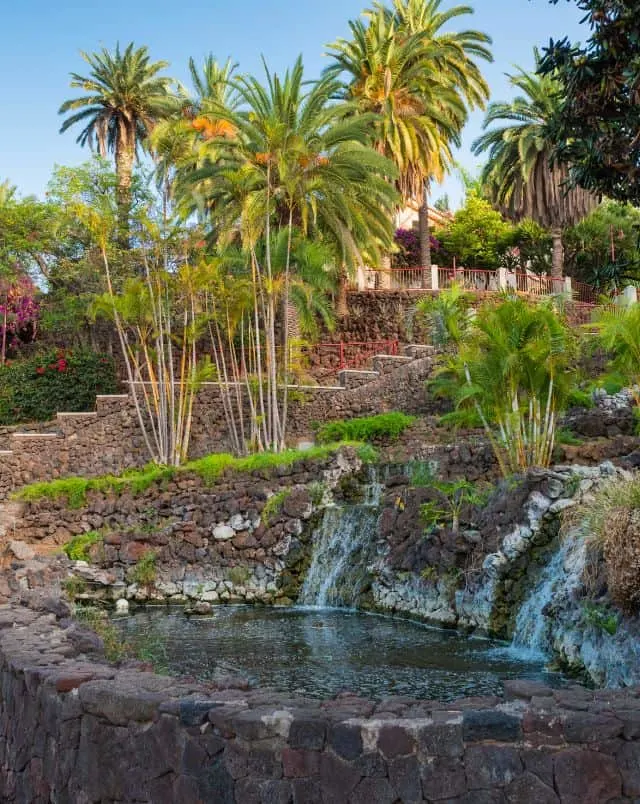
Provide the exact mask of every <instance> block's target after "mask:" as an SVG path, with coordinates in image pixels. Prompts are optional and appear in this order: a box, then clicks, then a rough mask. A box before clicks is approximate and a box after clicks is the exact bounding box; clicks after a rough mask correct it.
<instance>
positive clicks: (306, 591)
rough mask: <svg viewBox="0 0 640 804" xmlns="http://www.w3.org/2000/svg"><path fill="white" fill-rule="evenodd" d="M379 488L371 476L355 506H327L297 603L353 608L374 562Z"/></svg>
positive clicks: (380, 486) (317, 531)
mask: <svg viewBox="0 0 640 804" xmlns="http://www.w3.org/2000/svg"><path fill="white" fill-rule="evenodd" d="M382 488H383V486H382V485H381V484H380V483H379V482H378V481H377V479H376V478H375V477H374V476H372V478H371V481H370V482H369V484H368V485H367V486H366V487H365V499H364V501H363V502H362V503H359V504H357V505H341V506H338V505H330V506H328V507H327V508H326V509H325V512H324V516H323V518H322V522H321V524H320V526H319V527H318V529H317V530H316V532H315V534H314V536H313V545H314V547H313V555H312V558H311V566H310V567H309V571H308V573H307V576H306V578H305V581H304V584H303V586H302V589H301V590H300V595H299V597H298V603H299V605H301V606H314V607H317V608H330V607H344V608H353V607H354V606H355V605H356V603H357V602H358V598H359V596H360V594H361V593H362V591H363V587H364V586H365V583H366V580H367V577H368V572H367V568H368V566H369V565H370V563H371V562H372V561H373V559H374V557H375V556H374V553H375V541H376V534H377V529H378V518H379V515H380V509H379V506H380V497H381V493H382Z"/></svg>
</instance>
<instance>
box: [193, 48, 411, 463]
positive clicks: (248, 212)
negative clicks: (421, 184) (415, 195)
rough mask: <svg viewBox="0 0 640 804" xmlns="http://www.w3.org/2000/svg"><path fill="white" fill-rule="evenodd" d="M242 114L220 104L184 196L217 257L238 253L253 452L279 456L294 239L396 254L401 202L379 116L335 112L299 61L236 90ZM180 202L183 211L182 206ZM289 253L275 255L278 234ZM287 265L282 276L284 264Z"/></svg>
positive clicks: (349, 257)
mask: <svg viewBox="0 0 640 804" xmlns="http://www.w3.org/2000/svg"><path fill="white" fill-rule="evenodd" d="M233 86H234V89H235V90H236V92H237V93H238V95H239V98H240V106H239V107H238V109H237V110H234V109H231V108H229V107H228V106H226V105H224V104H220V105H219V106H218V107H217V108H216V109H212V111H211V112H210V113H209V114H208V119H209V122H210V123H211V124H212V125H214V126H215V129H216V133H215V134H214V136H212V137H211V138H209V139H208V140H207V141H206V142H205V143H203V144H201V148H202V160H201V167H199V168H197V169H195V170H194V169H193V168H192V167H187V168H185V170H183V171H182V172H181V174H180V177H179V183H178V188H179V192H180V193H181V195H182V197H183V199H187V200H189V202H190V203H191V205H192V209H193V210H194V211H195V210H197V209H200V210H205V211H206V212H207V214H208V216H209V218H210V221H211V224H212V228H213V231H214V232H215V234H216V239H217V245H218V248H223V247H224V246H225V245H228V244H229V243H237V244H239V245H240V246H241V248H242V251H243V253H244V256H245V259H246V268H247V273H248V275H249V276H250V283H251V297H252V309H251V311H250V315H247V316H245V318H244V321H243V322H242V327H243V329H240V334H241V335H242V337H243V339H244V344H245V347H246V350H247V353H248V354H249V356H250V359H247V360H246V363H247V365H251V366H252V370H253V373H254V377H255V384H254V385H253V386H251V385H250V384H248V385H247V394H248V395H249V404H250V406H251V409H252V416H253V418H254V419H255V421H257V422H258V424H259V427H258V432H257V434H256V437H257V441H256V445H257V446H258V447H259V448H261V449H274V450H280V449H282V448H283V446H284V444H285V434H286V425H287V415H288V390H287V387H288V383H289V378H290V370H291V367H290V353H289V349H288V340H289V333H288V329H287V326H288V324H287V322H288V320H289V317H288V316H284V325H283V329H284V333H283V338H282V345H283V347H284V348H282V349H279V348H278V344H277V342H276V332H277V321H278V317H279V316H280V315H281V311H282V310H288V308H289V304H290V300H291V298H292V294H293V293H294V288H295V276H294V273H293V268H294V257H295V255H294V245H295V235H296V232H299V233H300V235H301V237H302V238H303V239H304V238H307V237H308V236H309V235H311V234H313V235H314V236H315V237H317V238H318V239H320V240H321V242H322V243H323V244H325V245H326V246H328V247H329V248H330V249H331V252H332V254H333V255H334V258H335V261H336V262H337V263H338V264H339V265H342V264H347V265H348V264H354V263H356V262H360V261H361V260H362V259H363V255H367V256H369V255H376V254H378V253H379V252H380V250H381V249H388V248H389V246H390V243H391V239H392V234H393V231H392V226H391V215H390V211H391V209H392V208H393V206H394V204H395V202H396V194H395V190H394V189H393V186H391V185H390V184H389V182H388V181H387V180H386V177H388V176H393V174H394V167H393V165H392V164H391V163H390V162H389V161H388V160H386V159H385V158H384V157H383V156H381V155H380V154H378V153H376V152H375V151H374V150H373V149H371V148H370V147H369V145H368V140H369V129H370V126H371V123H372V119H371V117H370V116H367V115H359V116H358V115H354V114H350V112H352V111H353V109H352V107H350V106H348V105H345V104H335V103H332V98H333V97H334V95H335V94H336V92H337V89H338V85H337V83H336V81H335V80H334V79H332V78H331V77H328V76H325V78H324V79H322V80H321V81H320V82H318V83H315V84H311V85H309V84H305V82H304V74H303V65H302V61H301V59H298V60H297V62H296V64H295V65H294V67H293V69H292V70H290V71H287V72H286V73H285V75H284V76H282V77H280V76H277V75H272V74H271V73H270V72H269V71H268V70H266V84H265V85H263V84H262V83H261V82H260V81H258V80H257V79H256V78H252V77H239V78H238V79H237V80H236V81H234V84H233ZM183 203H184V202H183ZM283 232H284V240H282V241H277V242H280V244H281V245H283V246H284V250H283V251H282V250H276V249H274V240H273V238H274V237H277V238H280V237H283V235H282V233H283ZM282 260H284V269H283V270H282V271H280V269H279V268H278V263H282Z"/></svg>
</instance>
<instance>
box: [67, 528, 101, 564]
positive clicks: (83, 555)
mask: <svg viewBox="0 0 640 804" xmlns="http://www.w3.org/2000/svg"><path fill="white" fill-rule="evenodd" d="M101 541H102V534H101V533H98V531H97V530H90V531H89V532H88V533H81V534H80V535H79V536H74V537H73V539H71V541H70V542H67V543H66V544H65V545H64V547H63V548H62V550H63V552H64V553H66V554H67V557H68V558H70V559H71V560H72V561H89V551H90V549H91V547H93V545H94V544H98V542H101Z"/></svg>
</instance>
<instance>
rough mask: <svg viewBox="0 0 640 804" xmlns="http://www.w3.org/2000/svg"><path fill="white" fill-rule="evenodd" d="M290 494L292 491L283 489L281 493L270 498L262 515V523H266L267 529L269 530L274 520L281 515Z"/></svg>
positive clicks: (278, 492)
mask: <svg viewBox="0 0 640 804" xmlns="http://www.w3.org/2000/svg"><path fill="white" fill-rule="evenodd" d="M290 494H291V489H282V490H281V491H277V492H276V493H275V494H272V495H271V497H269V499H268V500H267V501H266V503H265V504H264V508H263V509H262V515H261V518H262V522H263V523H264V525H265V527H267V528H268V527H269V526H270V525H271V523H272V521H273V519H274V518H275V517H277V516H278V515H279V514H280V512H281V511H282V506H283V505H284V501H285V500H286V499H287V497H288V496H289V495H290Z"/></svg>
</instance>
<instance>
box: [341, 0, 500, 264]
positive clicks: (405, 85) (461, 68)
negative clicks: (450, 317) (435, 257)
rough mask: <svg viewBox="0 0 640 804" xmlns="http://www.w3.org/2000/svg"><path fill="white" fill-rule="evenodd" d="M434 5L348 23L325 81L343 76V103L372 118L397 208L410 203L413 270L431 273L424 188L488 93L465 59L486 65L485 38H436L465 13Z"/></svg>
mask: <svg viewBox="0 0 640 804" xmlns="http://www.w3.org/2000/svg"><path fill="white" fill-rule="evenodd" d="M441 4H442V3H441V0H429V2H423V0H419V1H418V0H394V3H393V6H391V7H385V6H383V5H381V4H376V5H375V6H374V8H373V9H372V10H370V11H367V12H366V13H365V21H363V20H357V21H352V22H350V23H349V25H350V28H351V38H350V39H349V40H346V39H339V40H337V41H336V42H335V43H334V44H332V45H330V46H329V48H328V50H329V54H330V55H331V56H332V57H333V59H334V64H333V65H331V66H330V67H329V68H328V71H329V73H330V74H332V75H341V74H344V76H345V79H344V91H343V95H344V97H345V98H346V99H348V100H349V101H352V102H353V103H355V104H356V106H357V108H358V109H359V110H360V111H363V112H372V113H374V114H375V115H376V125H375V128H374V141H375V147H376V148H377V150H378V151H379V152H380V153H383V154H384V155H385V156H387V157H388V158H389V159H391V160H392V161H393V162H394V163H395V165H396V168H397V170H398V180H397V183H398V189H399V191H400V193H401V196H402V200H403V202H404V203H405V204H406V203H408V202H409V201H415V200H418V201H419V202H420V204H421V207H420V210H421V211H420V233H421V264H422V265H423V266H424V267H425V268H428V267H430V265H431V255H430V241H429V226H428V206H427V203H426V198H427V193H428V188H429V184H430V182H431V181H432V180H436V181H438V180H440V179H441V178H442V177H443V176H444V174H445V173H446V171H447V170H448V169H449V166H450V165H451V163H452V153H451V148H452V146H454V145H458V144H459V142H460V132H461V130H462V127H463V126H464V123H465V122H466V119H467V114H468V109H469V108H473V107H474V106H476V105H483V103H484V101H485V100H486V98H487V97H488V88H487V85H486V83H485V81H484V79H483V78H482V75H481V73H480V71H479V69H478V66H477V64H476V63H475V61H474V60H473V58H472V56H478V57H481V58H485V59H488V60H490V59H491V54H490V52H489V50H488V48H487V44H488V43H489V42H490V39H489V37H487V36H486V35H484V34H481V33H479V32H477V31H465V32H461V33H443V32H442V31H441V29H442V28H443V26H444V25H446V24H447V22H449V21H450V20H451V19H452V18H455V17H458V16H461V15H464V14H467V13H470V11H471V9H470V8H469V7H467V6H455V7H454V8H452V9H450V10H448V11H446V12H443V11H441V10H440V6H441Z"/></svg>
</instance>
